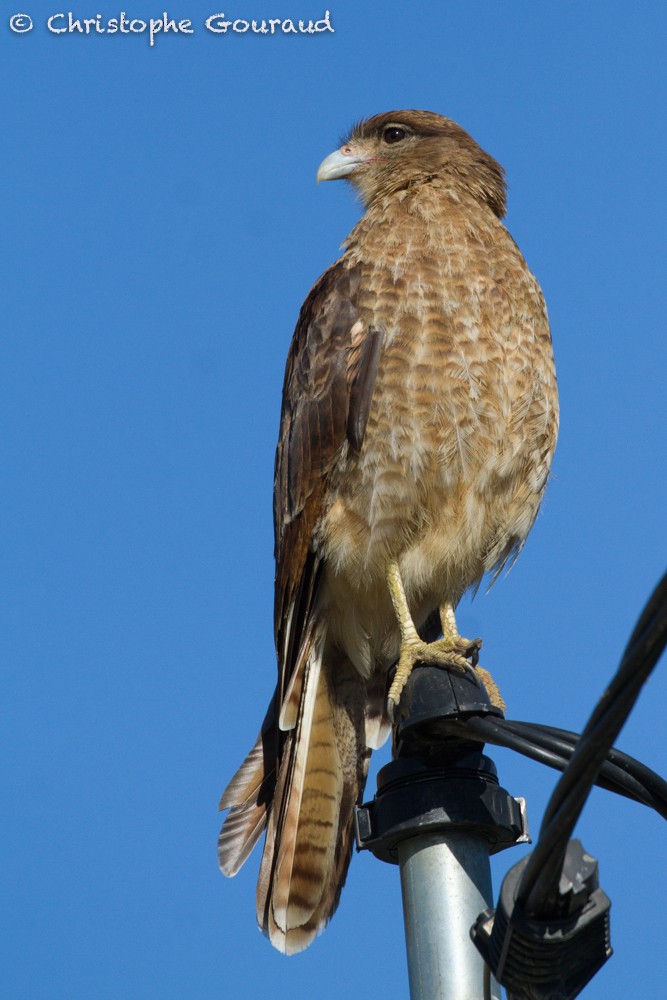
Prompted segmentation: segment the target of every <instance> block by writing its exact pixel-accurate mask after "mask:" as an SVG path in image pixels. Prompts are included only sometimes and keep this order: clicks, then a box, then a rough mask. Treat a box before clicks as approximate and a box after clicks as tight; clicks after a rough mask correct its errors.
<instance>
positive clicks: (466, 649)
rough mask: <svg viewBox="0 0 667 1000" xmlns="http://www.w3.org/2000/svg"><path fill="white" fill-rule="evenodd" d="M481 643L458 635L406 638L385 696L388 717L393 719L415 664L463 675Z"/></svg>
mask: <svg viewBox="0 0 667 1000" xmlns="http://www.w3.org/2000/svg"><path fill="white" fill-rule="evenodd" d="M481 645H482V641H481V639H474V640H473V641H472V642H470V641H469V640H468V639H464V638H463V637H462V636H460V635H458V634H456V635H448V636H445V638H444V639H436V640H435V642H424V641H423V640H422V639H420V638H419V636H418V635H414V636H410V637H409V638H406V640H405V641H404V642H403V643H402V644H401V655H400V658H399V661H398V665H397V667H396V673H395V674H394V679H393V681H392V684H391V687H390V688H389V694H388V696H387V711H388V714H389V718H390V719H391V720H392V721H393V718H394V712H395V709H396V706H397V705H398V703H399V701H400V699H401V694H402V693H403V688H404V687H405V685H406V684H407V682H408V678H409V676H410V674H411V673H412V671H413V668H414V666H415V664H416V663H430V664H433V665H434V666H438V667H443V668H444V669H445V670H452V671H453V672H454V673H457V674H465V673H466V672H467V671H468V670H472V669H473V666H474V664H475V663H477V655H478V653H479V648H480V646H481Z"/></svg>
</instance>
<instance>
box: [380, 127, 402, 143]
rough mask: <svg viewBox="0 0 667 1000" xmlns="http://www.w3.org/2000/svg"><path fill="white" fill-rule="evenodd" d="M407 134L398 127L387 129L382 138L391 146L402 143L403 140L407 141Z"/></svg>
mask: <svg viewBox="0 0 667 1000" xmlns="http://www.w3.org/2000/svg"><path fill="white" fill-rule="evenodd" d="M405 136H406V132H405V129H404V128H397V127H396V125H392V126H390V128H386V129H385V130H384V132H383V133H382V138H383V139H384V141H385V142H386V143H389V144H391V143H392V142H400V141H401V139H405Z"/></svg>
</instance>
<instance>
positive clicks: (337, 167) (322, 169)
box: [317, 146, 368, 183]
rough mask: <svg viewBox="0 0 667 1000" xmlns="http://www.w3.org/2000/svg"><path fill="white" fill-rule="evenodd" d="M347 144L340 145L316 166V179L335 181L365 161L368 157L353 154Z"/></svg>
mask: <svg viewBox="0 0 667 1000" xmlns="http://www.w3.org/2000/svg"><path fill="white" fill-rule="evenodd" d="M348 150H350V147H349V146H342V147H341V149H337V150H336V151H335V152H333V153H329V155H328V156H327V157H326V158H325V159H324V160H322V162H321V163H320V165H319V167H318V168H317V181H318V183H319V182H320V181H336V180H338V179H339V178H340V177H349V175H350V174H351V173H352V171H353V170H355V169H356V168H357V167H358V166H359V164H360V163H366V162H367V160H368V157H365V156H355V155H354V153H352V151H351V150H350V151H349V152H348Z"/></svg>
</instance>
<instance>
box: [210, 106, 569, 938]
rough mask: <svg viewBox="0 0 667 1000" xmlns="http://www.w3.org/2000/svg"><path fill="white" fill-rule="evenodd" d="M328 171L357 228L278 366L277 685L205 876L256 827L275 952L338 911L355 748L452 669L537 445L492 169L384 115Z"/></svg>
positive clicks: (540, 469)
mask: <svg viewBox="0 0 667 1000" xmlns="http://www.w3.org/2000/svg"><path fill="white" fill-rule="evenodd" d="M336 178H345V179H347V180H349V181H351V182H352V184H353V185H354V187H355V188H356V189H357V191H358V192H359V194H360V196H361V199H362V200H363V203H364V206H365V214H364V215H363V217H362V218H361V220H360V221H359V222H358V223H357V225H356V226H355V228H354V229H353V230H352V233H351V234H350V236H349V237H348V240H347V242H346V244H345V245H344V246H345V249H344V253H343V255H342V256H341V257H340V259H339V260H337V261H336V263H334V264H333V265H332V266H331V267H330V268H329V269H328V270H327V271H325V273H324V274H323V275H322V277H321V278H320V279H319V281H317V282H316V284H315V285H314V287H313V288H312V289H311V291H310V293H309V295H308V297H307V298H306V301H305V302H304V305H303V307H302V309H301V314H300V316H299V319H298V322H297V326H296V330H295V333H294V338H293V340H292V345H291V347H290V351H289V356H288V359H287V369H286V373H285V382H284V389H283V403H282V416H281V424H280V437H279V441H278V449H277V455H276V466H275V493H274V520H275V555H276V580H275V640H276V649H277V656H278V684H277V688H276V692H275V695H274V697H273V699H272V701H271V704H270V706H269V709H268V712H267V714H266V717H265V720H264V723H263V725H262V729H261V732H260V735H259V737H258V739H257V742H256V743H255V746H254V747H253V749H252V750H251V751H250V754H249V755H248V757H247V759H246V760H245V762H244V763H243V764H242V765H241V767H240V768H239V770H238V771H237V773H236V775H235V776H234V777H233V778H232V780H231V782H230V784H229V786H228V788H227V790H226V791H225V793H224V795H223V797H222V800H221V804H220V805H221V808H223V809H225V808H229V810H230V811H229V814H228V815H227V817H226V820H225V823H224V825H223V828H222V832H221V834H220V841H219V857H220V865H221V868H222V871H223V872H224V873H225V874H226V875H234V874H235V873H236V872H237V871H238V869H239V868H240V867H241V865H242V864H243V862H244V861H245V860H246V858H247V857H248V854H249V853H250V851H251V849H252V847H253V846H254V844H255V843H256V841H257V840H258V838H259V836H260V835H261V833H262V832H263V831H264V830H266V842H265V846H264V854H263V857H262V862H261V867H260V873H259V881H258V887H257V918H258V922H259V924H260V926H261V927H262V929H263V930H264V932H265V933H266V934H268V936H269V938H270V940H271V943H272V944H273V945H275V947H276V948H278V949H279V950H281V951H283V952H287V953H293V952H297V951H300V950H301V949H303V948H305V947H306V946H307V945H308V944H309V943H310V942H311V941H312V939H313V938H314V937H315V935H316V934H317V933H318V932H320V931H321V930H322V929H323V927H324V925H325V924H326V922H327V920H328V919H329V918H330V916H331V915H332V913H333V911H334V910H335V908H336V906H337V904H338V899H339V896H340V892H341V888H342V885H343V882H344V880H345V875H346V872H347V868H348V864H349V861H350V855H351V850H352V825H353V811H354V806H355V803H357V802H358V801H360V798H361V795H362V792H363V787H364V782H365V779H366V774H367V770H368V762H369V757H370V752H371V748H374V747H377V746H379V745H380V744H381V743H382V742H383V740H384V738H385V737H386V735H387V732H388V728H389V716H390V714H391V709H392V708H393V706H394V705H395V704H396V703H397V702H398V700H399V699H400V692H401V689H402V686H403V684H404V683H405V680H406V679H407V676H408V675H409V672H410V670H411V668H412V666H413V665H414V663H415V662H417V661H419V662H436V663H442V664H443V666H446V667H449V668H450V669H456V670H460V669H464V668H466V667H467V668H468V669H472V668H471V666H470V659H469V658H473V659H474V652H475V646H476V644H475V643H474V642H473V643H470V642H469V641H468V640H467V639H464V638H462V637H461V636H460V635H459V633H458V630H457V627H456V620H455V617H454V610H455V608H456V605H457V603H458V602H459V600H460V598H461V596H462V595H463V594H464V593H465V592H466V591H467V590H468V589H469V588H472V587H475V586H476V585H478V584H479V582H480V580H481V579H482V577H483V576H484V575H485V574H488V573H491V574H495V575H497V574H498V572H499V571H500V570H501V569H502V567H504V566H506V565H508V563H509V562H510V561H511V560H512V559H513V558H515V556H516V555H517V553H518V552H519V550H520V548H521V546H522V545H523V543H524V541H525V539H526V536H527V535H528V532H529V531H530V528H531V526H532V524H533V521H534V519H535V516H536V514H537V510H538V507H539V505H540V501H541V498H542V495H543V492H544V488H545V485H546V482H547V477H548V473H549V467H550V464H551V459H552V456H553V451H554V447H555V442H556V435H557V428H558V397H557V390H556V377H555V371H554V364H553V357H552V348H551V336H550V332H549V325H548V321H547V314H546V308H545V304H544V299H543V297H542V293H541V291H540V288H539V286H538V284H537V282H536V280H535V278H534V277H533V275H532V274H531V272H530V271H529V270H528V267H527V265H526V263H525V261H524V259H523V257H522V255H521V253H520V251H519V249H518V247H517V245H516V243H515V242H514V240H513V239H512V237H511V236H510V235H509V233H508V232H507V230H506V229H505V227H504V225H503V223H502V222H501V219H502V218H503V216H504V214H505V183H504V171H503V169H502V167H501V166H500V165H499V164H498V163H497V162H496V161H495V160H494V159H492V157H491V156H489V155H488V154H487V153H486V152H484V150H483V149H481V147H480V146H479V145H478V144H477V143H476V142H475V141H474V140H473V139H472V138H471V137H470V136H469V135H468V134H467V132H465V131H464V130H463V129H462V128H461V127H460V126H459V125H457V124H456V123H455V122H453V121H451V120H449V119H447V118H443V117H442V116H441V115H438V114H434V113H432V112H428V111H391V112H389V113H386V114H379V115H375V116H374V117H372V118H369V119H367V120H366V121H363V122H361V123H360V124H358V125H356V126H355V127H354V128H353V129H352V131H351V132H350V134H349V135H348V137H347V138H346V139H345V140H344V142H343V144H342V145H341V147H340V148H339V149H338V150H336V151H335V152H333V153H331V154H330V155H329V156H327V157H326V159H325V160H324V161H323V162H322V164H321V165H320V168H319V171H318V179H319V180H334V179H336ZM438 613H439V616H440V626H441V630H442V638H440V639H438V640H435V641H433V642H431V643H427V642H426V641H425V639H426V638H428V637H429V636H432V635H433V634H434V633H433V631H432V622H433V619H434V616H435V617H436V619H437V616H438ZM429 623H430V624H429ZM435 634H436V635H437V634H438V633H437V631H436V632H435ZM397 661H398V669H397V673H396V677H395V680H394V681H393V683H392V686H391V688H390V690H389V692H388V695H387V690H386V678H387V672H388V670H389V669H390V667H391V666H392V665H394V664H395V663H396V662H397Z"/></svg>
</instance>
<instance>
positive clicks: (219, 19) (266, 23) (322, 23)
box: [9, 10, 334, 45]
mask: <svg viewBox="0 0 667 1000" xmlns="http://www.w3.org/2000/svg"><path fill="white" fill-rule="evenodd" d="M45 25H46V28H47V29H48V31H50V32H51V34H53V35H61V36H64V35H143V34H147V35H148V39H149V41H150V44H151V45H155V40H156V38H157V36H158V35H160V34H162V35H168V34H174V35H194V34H195V33H196V30H197V28H196V25H195V24H194V23H193V22H192V21H191V20H189V19H188V18H177V17H171V16H170V15H169V14H168V13H167V12H166V11H163V13H162V14H161V15H160V16H159V17H151V18H141V17H130V16H128V14H126V13H125V11H121V13H120V14H119V15H118V16H117V17H103V16H102V14H96V15H95V16H94V17H77V16H75V15H74V14H73V13H72V11H66V12H65V13H62V12H60V13H57V14H51V15H50V17H47V18H46V21H45ZM9 27H10V29H11V30H12V31H13V32H14V33H15V34H18V35H24V34H26V33H27V32H29V31H32V30H33V28H34V27H35V22H34V21H33V19H32V17H31V16H30V14H12V16H11V17H10V18H9ZM203 27H204V30H205V31H209V32H211V33H212V34H214V35H228V34H230V35H233V34H236V35H245V34H255V35H317V34H320V33H322V32H326V31H330V32H332V33H333V31H334V28H333V25H332V24H331V14H330V12H329V11H328V10H325V12H324V16H323V17H322V18H320V19H319V20H317V21H316V20H312V19H311V20H308V21H305V20H297V19H292V18H283V17H267V18H262V19H261V20H254V19H252V18H250V19H249V18H242V17H238V18H234V17H232V16H231V15H229V16H226V15H225V14H224V13H219V14H211V15H210V16H209V17H207V18H206V19H205V20H204V21H203Z"/></svg>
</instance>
